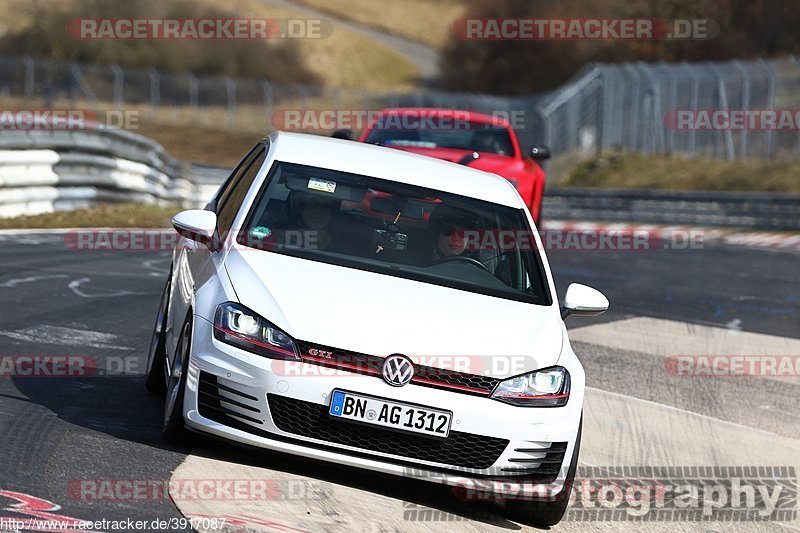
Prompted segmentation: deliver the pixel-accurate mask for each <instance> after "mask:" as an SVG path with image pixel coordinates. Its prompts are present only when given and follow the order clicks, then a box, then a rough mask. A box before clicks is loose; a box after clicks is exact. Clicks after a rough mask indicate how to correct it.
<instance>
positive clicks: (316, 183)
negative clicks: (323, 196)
mask: <svg viewBox="0 0 800 533" xmlns="http://www.w3.org/2000/svg"><path fill="white" fill-rule="evenodd" d="M308 188H309V189H311V190H314V191H321V192H327V193H331V194H333V193H334V192H335V191H336V182H335V181H328V180H321V179H317V178H311V179H309V180H308Z"/></svg>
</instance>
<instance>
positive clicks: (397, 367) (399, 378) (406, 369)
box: [381, 354, 414, 387]
mask: <svg viewBox="0 0 800 533" xmlns="http://www.w3.org/2000/svg"><path fill="white" fill-rule="evenodd" d="M381 376H383V380H384V381H385V382H386V383H388V384H389V385H391V386H392V387H402V386H403V385H405V384H406V383H408V382H409V381H411V378H412V377H414V363H413V362H412V361H411V359H409V358H408V357H406V356H405V355H399V354H395V355H390V356H389V357H387V358H386V359H384V361H383V365H382V366H381Z"/></svg>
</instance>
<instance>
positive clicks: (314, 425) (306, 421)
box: [267, 394, 508, 469]
mask: <svg viewBox="0 0 800 533" xmlns="http://www.w3.org/2000/svg"><path fill="white" fill-rule="evenodd" d="M267 400H268V403H269V410H270V414H271V415H272V420H273V422H274V423H275V426H277V428H278V429H280V430H281V431H285V432H286V433H292V434H294V435H300V436H303V437H308V438H312V439H318V440H322V441H326V442H330V443H333V444H342V445H346V446H353V447H355V448H361V449H364V450H369V451H373V452H381V453H387V454H391V455H396V456H400V457H407V458H409V459H416V460H420V461H430V462H433V463H441V464H446V465H451V466H457V467H462V468H475V469H485V468H489V467H491V466H492V465H493V464H494V463H495V461H497V458H498V457H500V454H502V453H503V451H504V450H505V449H506V447H507V446H508V441H507V440H505V439H499V438H496V437H485V436H483V435H474V434H472V433H462V432H459V431H452V430H451V431H450V435H449V436H448V437H447V438H446V439H433V438H430V437H426V436H422V435H414V434H411V433H401V432H396V431H391V430H386V429H382V428H377V427H370V426H366V425H360V424H356V423H351V422H347V421H341V420H334V419H331V418H330V417H329V416H328V407H327V406H325V405H320V404H316V403H311V402H305V401H302V400H295V399H293V398H287V397H285V396H277V395H274V394H268V395H267Z"/></svg>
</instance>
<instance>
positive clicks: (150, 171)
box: [0, 129, 218, 217]
mask: <svg viewBox="0 0 800 533" xmlns="http://www.w3.org/2000/svg"><path fill="white" fill-rule="evenodd" d="M217 186H218V184H217V185H214V184H208V183H207V180H204V179H202V178H200V179H197V180H195V178H194V172H193V167H192V166H191V165H187V164H185V163H182V162H180V161H177V160H174V159H172V158H171V157H169V156H168V155H167V154H166V153H165V151H164V148H163V147H162V146H161V145H160V144H158V143H156V142H155V141H152V140H150V139H148V138H146V137H143V136H141V135H137V134H134V133H130V132H127V131H121V130H111V129H101V130H72V131H67V130H48V131H41V130H27V131H8V132H4V133H3V135H2V136H0V216H6V217H8V216H15V215H20V214H36V213H42V212H49V211H58V210H69V209H76V208H79V207H87V206H89V205H92V204H94V203H97V202H140V203H160V204H166V203H178V204H181V205H183V206H192V207H195V206H202V205H205V203H206V202H207V201H208V199H209V198H210V197H211V195H213V193H214V190H216V187H217Z"/></svg>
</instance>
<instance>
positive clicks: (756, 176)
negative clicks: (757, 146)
mask: <svg viewBox="0 0 800 533" xmlns="http://www.w3.org/2000/svg"><path fill="white" fill-rule="evenodd" d="M798 175H800V161H768V160H755V159H750V160H739V161H726V160H720V159H700V158H697V159H690V158H684V157H678V156H674V157H669V156H644V155H637V154H609V155H604V156H602V157H596V158H593V159H590V160H588V161H584V162H582V163H579V164H577V165H576V166H575V167H574V168H573V170H572V171H571V172H570V173H569V175H568V176H567V177H566V178H565V179H563V180H559V182H558V185H559V186H563V187H598V188H606V189H663V190H689V191H699V190H706V191H759V192H793V193H800V179H798V178H797V176H798Z"/></svg>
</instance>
